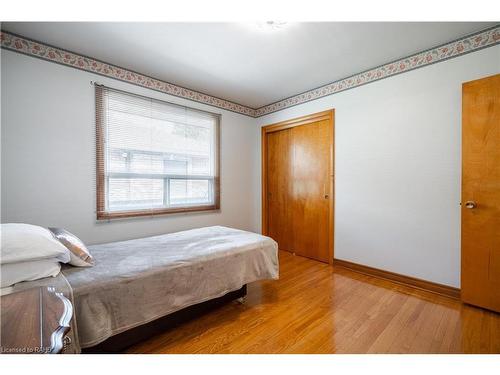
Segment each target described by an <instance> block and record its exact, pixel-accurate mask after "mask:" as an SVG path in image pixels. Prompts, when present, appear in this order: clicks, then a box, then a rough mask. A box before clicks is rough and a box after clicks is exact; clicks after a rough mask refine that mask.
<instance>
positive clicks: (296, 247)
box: [290, 120, 331, 262]
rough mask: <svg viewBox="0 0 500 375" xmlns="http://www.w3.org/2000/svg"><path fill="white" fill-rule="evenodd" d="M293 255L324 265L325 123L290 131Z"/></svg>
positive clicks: (326, 207)
mask: <svg viewBox="0 0 500 375" xmlns="http://www.w3.org/2000/svg"><path fill="white" fill-rule="evenodd" d="M291 132H292V150H293V151H292V152H293V156H292V158H293V163H292V165H293V169H292V173H293V176H292V181H293V184H292V188H291V190H292V202H291V205H290V207H291V210H292V228H293V233H294V241H293V251H294V252H295V253H296V254H298V255H302V256H306V257H309V258H314V259H318V260H321V261H323V262H328V255H329V251H328V238H329V233H328V231H329V226H328V222H329V205H330V202H329V201H328V200H329V199H330V198H331V197H330V183H329V179H330V178H329V168H328V166H329V164H330V163H329V157H330V137H329V136H330V124H329V121H327V120H325V121H318V122H315V123H311V124H307V125H300V126H296V127H294V128H292V130H291Z"/></svg>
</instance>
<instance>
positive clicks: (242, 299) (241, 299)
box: [236, 296, 247, 305]
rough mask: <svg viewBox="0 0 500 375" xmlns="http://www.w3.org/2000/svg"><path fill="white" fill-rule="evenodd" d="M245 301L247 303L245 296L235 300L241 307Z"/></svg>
mask: <svg viewBox="0 0 500 375" xmlns="http://www.w3.org/2000/svg"><path fill="white" fill-rule="evenodd" d="M246 301H247V297H246V296H244V297H240V298H236V302H237V303H239V304H240V305H243V304H244V303H245V302H246Z"/></svg>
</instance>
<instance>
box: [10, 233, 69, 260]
mask: <svg viewBox="0 0 500 375" xmlns="http://www.w3.org/2000/svg"><path fill="white" fill-rule="evenodd" d="M0 235H1V250H0V264H7V263H17V262H26V261H32V260H39V259H51V258H52V259H54V258H55V259H57V260H58V261H59V262H63V263H67V262H69V259H70V256H69V251H68V249H67V248H66V246H64V245H63V244H62V243H61V242H59V241H58V240H57V239H56V238H55V237H54V236H53V235H52V233H51V232H50V231H49V230H48V229H45V228H42V227H39V226H37V225H31V224H2V225H1V229H0Z"/></svg>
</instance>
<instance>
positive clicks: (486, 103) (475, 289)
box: [461, 74, 500, 312]
mask: <svg viewBox="0 0 500 375" xmlns="http://www.w3.org/2000/svg"><path fill="white" fill-rule="evenodd" d="M461 295H462V300H463V301H464V302H467V303H470V304H473V305H477V306H481V307H485V308H487V309H491V310H494V311H498V312H500V74H497V75H495V76H492V77H487V78H483V79H479V80H476V81H472V82H467V83H464V85H463V87H462V285H461Z"/></svg>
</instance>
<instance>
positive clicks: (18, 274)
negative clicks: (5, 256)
mask: <svg viewBox="0 0 500 375" xmlns="http://www.w3.org/2000/svg"><path fill="white" fill-rule="evenodd" d="M59 271H61V264H60V263H59V262H58V261H57V260H55V259H42V260H35V261H32V262H20V263H8V264H2V265H0V283H1V285H0V287H1V288H5V287H8V286H11V285H14V284H17V283H20V282H21V281H31V280H38V279H43V278H44V277H49V276H54V277H55V276H57V275H58V274H59Z"/></svg>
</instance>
